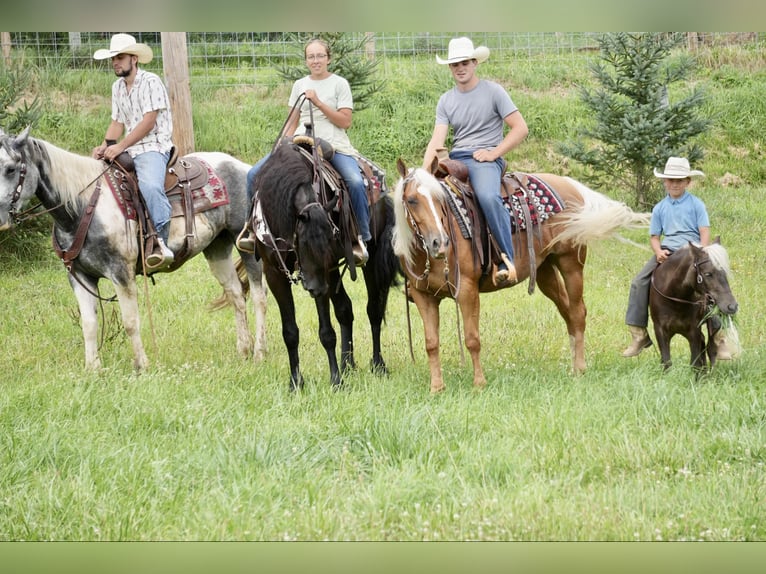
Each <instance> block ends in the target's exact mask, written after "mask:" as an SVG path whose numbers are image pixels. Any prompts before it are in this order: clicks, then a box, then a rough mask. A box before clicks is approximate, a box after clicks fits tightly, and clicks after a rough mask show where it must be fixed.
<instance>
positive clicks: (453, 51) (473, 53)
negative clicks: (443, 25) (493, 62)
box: [436, 38, 489, 64]
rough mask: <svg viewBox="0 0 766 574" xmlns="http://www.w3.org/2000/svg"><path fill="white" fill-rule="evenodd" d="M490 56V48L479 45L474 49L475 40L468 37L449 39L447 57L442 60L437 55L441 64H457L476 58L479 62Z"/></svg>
mask: <svg viewBox="0 0 766 574" xmlns="http://www.w3.org/2000/svg"><path fill="white" fill-rule="evenodd" d="M487 58H489V48H487V47H486V46H479V47H478V48H476V49H474V47H473V42H471V40H469V39H468V38H454V39H452V40H450V41H449V49H448V51H447V59H446V60H442V59H441V58H440V57H439V56H436V61H437V62H438V63H440V64H456V63H457V62H463V61H465V60H476V61H477V62H478V63H479V64H481V63H482V62H484V61H486V60H487Z"/></svg>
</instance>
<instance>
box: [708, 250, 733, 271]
mask: <svg viewBox="0 0 766 574" xmlns="http://www.w3.org/2000/svg"><path fill="white" fill-rule="evenodd" d="M704 250H705V253H707V255H708V257H710V262H711V263H712V264H713V266H714V267H715V268H716V269H720V270H721V271H723V272H724V273H726V276H727V277H728V276H729V275H731V265H730V264H729V254H728V253H727V252H726V249H724V247H723V245H721V244H720V243H711V244H710V245H708V246H707V247H704Z"/></svg>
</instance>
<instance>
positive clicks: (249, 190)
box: [247, 153, 271, 205]
mask: <svg viewBox="0 0 766 574" xmlns="http://www.w3.org/2000/svg"><path fill="white" fill-rule="evenodd" d="M270 155H271V153H267V154H266V155H265V156H263V157H262V158H261V159H260V160H258V163H256V164H255V165H254V166H253V167H251V168H250V170H249V171H248V172H247V204H248V205H250V203H251V202H252V201H253V192H252V189H253V183H255V176H256V175H258V171H260V169H261V168H262V167H263V164H264V163H266V160H267V159H269V156H270Z"/></svg>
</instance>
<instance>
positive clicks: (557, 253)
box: [394, 160, 649, 393]
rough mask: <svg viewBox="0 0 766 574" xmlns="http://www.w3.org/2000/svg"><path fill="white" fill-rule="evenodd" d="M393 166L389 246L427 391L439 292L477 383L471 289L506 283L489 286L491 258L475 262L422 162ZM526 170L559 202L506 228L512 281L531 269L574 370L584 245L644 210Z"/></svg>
mask: <svg viewBox="0 0 766 574" xmlns="http://www.w3.org/2000/svg"><path fill="white" fill-rule="evenodd" d="M397 168H398V170H399V174H400V175H401V178H400V179H399V181H398V183H397V185H396V189H395V192H394V209H395V214H396V227H395V230H394V251H395V252H396V254H397V255H398V256H399V258H400V261H401V263H402V266H403V267H404V271H405V276H406V278H407V282H408V286H409V289H408V291H409V294H410V296H411V297H412V299H413V300H414V302H415V304H416V305H417V308H418V311H419V313H420V316H421V318H422V320H423V327H424V329H425V345H426V352H427V354H428V363H429V367H430V371H431V392H433V393H436V392H439V391H442V390H443V389H444V388H445V384H444V380H443V378H442V371H441V362H440V359H439V304H440V303H441V301H442V300H443V299H444V298H446V297H449V298H452V299H455V300H456V301H457V303H458V305H459V307H460V311H461V314H462V318H463V324H464V330H465V333H464V339H465V345H466V347H467V348H468V351H469V353H470V355H471V360H472V362H473V384H474V386H476V387H483V386H484V385H485V384H486V379H485V377H484V371H483V369H482V366H481V361H480V350H481V342H480V340H479V294H480V293H486V292H491V291H495V290H497V289H498V288H504V287H506V286H508V285H510V284H506V285H503V286H501V287H497V286H496V285H495V284H494V282H493V278H492V277H493V273H492V267H493V266H494V264H491V263H490V264H488V265H486V266H482V265H480V264H479V263H478V262H477V256H476V253H475V250H474V247H473V245H472V239H471V238H470V237H469V238H466V237H465V236H464V234H463V233H461V230H460V229H459V227H460V222H459V221H458V220H457V218H456V215H455V212H454V210H453V209H452V208H450V206H449V203H450V202H451V201H452V200H450V199H449V196H450V193H449V192H447V191H446V190H445V189H444V188H443V187H442V184H441V183H440V181H439V180H438V179H437V178H436V177H435V176H434V175H433V174H432V173H430V172H428V171H426V170H424V169H422V168H418V169H415V170H411V171H408V170H407V169H406V167H405V165H404V163H403V162H402V161H401V160H400V161H399V162H398V163H397ZM527 175H532V176H534V177H535V178H536V179H537V180H538V181H539V180H542V181H543V182H544V183H546V184H547V185H548V186H549V187H550V188H552V189H553V190H555V192H556V193H557V194H558V196H559V197H560V199H561V200H562V202H563V204H564V208H563V209H562V210H561V211H559V212H557V213H555V214H554V215H552V216H550V217H548V218H547V219H544V220H543V221H542V222H540V221H538V223H537V224H535V225H534V229H532V230H530V231H532V232H531V233H515V234H514V242H515V245H516V246H517V247H516V257H515V265H516V271H517V275H518V281H519V282H520V281H523V280H524V279H526V278H527V277H530V278H531V276H532V275H533V274H534V277H535V279H534V282H536V284H537V286H538V287H539V288H540V290H541V291H542V292H543V293H544V294H545V295H546V296H547V297H548V298H549V299H551V300H552V301H553V302H554V303H555V305H556V308H557V309H558V311H559V313H560V314H561V316H562V317H563V318H564V321H565V322H566V326H567V331H568V332H569V344H570V349H571V352H572V366H573V368H574V371H575V372H576V373H581V372H583V371H584V370H585V366H586V365H585V315H586V309H585V303H584V302H583V267H584V266H585V258H586V255H587V244H588V242H591V241H594V240H596V239H604V238H607V237H609V236H611V235H613V234H614V232H615V231H616V230H618V229H619V228H623V227H645V226H647V225H648V221H649V219H648V218H649V214H642V213H635V212H633V211H631V210H630V209H629V208H628V207H627V206H626V205H625V204H623V203H620V202H617V201H614V200H612V199H610V198H608V197H606V196H604V195H602V194H600V193H598V192H596V191H593V190H592V189H590V188H588V187H586V186H585V185H583V184H582V183H580V182H578V181H576V180H574V179H572V178H569V177H562V176H558V175H551V174H527ZM517 225H518V221H517ZM475 235H476V234H475V233H474V236H475ZM484 243H485V244H486V239H485V240H484ZM482 267H484V268H482ZM533 284H534V283H531V284H530V286H529V289H530V292H531V291H532V289H533Z"/></svg>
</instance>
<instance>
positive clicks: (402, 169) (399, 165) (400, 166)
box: [396, 158, 407, 177]
mask: <svg viewBox="0 0 766 574" xmlns="http://www.w3.org/2000/svg"><path fill="white" fill-rule="evenodd" d="M396 171H398V172H399V175H401V176H402V177H407V166H406V165H404V160H403V159H402V158H399V159H397V160H396Z"/></svg>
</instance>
